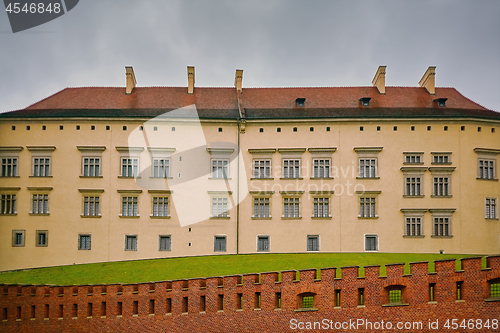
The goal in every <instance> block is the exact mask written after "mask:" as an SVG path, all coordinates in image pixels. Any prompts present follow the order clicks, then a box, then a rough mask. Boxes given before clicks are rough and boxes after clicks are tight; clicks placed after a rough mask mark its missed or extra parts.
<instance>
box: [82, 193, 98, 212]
mask: <svg viewBox="0 0 500 333" xmlns="http://www.w3.org/2000/svg"><path fill="white" fill-rule="evenodd" d="M83 215H84V216H99V215H100V210H99V197H90V196H88V197H87V196H84V197H83Z"/></svg>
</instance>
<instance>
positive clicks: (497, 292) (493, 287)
mask: <svg viewBox="0 0 500 333" xmlns="http://www.w3.org/2000/svg"><path fill="white" fill-rule="evenodd" d="M490 297H492V298H493V297H494V298H498V297H500V282H492V283H491V284H490Z"/></svg>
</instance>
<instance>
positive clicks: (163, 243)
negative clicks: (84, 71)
mask: <svg viewBox="0 0 500 333" xmlns="http://www.w3.org/2000/svg"><path fill="white" fill-rule="evenodd" d="M159 246H160V251H170V250H171V246H172V241H171V238H170V236H160V245H159Z"/></svg>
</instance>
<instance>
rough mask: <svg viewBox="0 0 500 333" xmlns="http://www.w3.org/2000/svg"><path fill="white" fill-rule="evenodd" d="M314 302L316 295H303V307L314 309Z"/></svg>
mask: <svg viewBox="0 0 500 333" xmlns="http://www.w3.org/2000/svg"><path fill="white" fill-rule="evenodd" d="M313 304H314V296H303V297H302V308H303V309H312V307H313Z"/></svg>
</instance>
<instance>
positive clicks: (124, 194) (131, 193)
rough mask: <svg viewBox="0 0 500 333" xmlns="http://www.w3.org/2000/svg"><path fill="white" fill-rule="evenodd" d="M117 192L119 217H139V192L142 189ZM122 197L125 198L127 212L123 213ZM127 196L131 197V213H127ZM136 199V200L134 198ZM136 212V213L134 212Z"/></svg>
mask: <svg viewBox="0 0 500 333" xmlns="http://www.w3.org/2000/svg"><path fill="white" fill-rule="evenodd" d="M118 193H119V194H120V214H119V217H122V218H139V217H140V216H141V215H140V200H139V197H140V194H141V193H142V190H118ZM124 198H127V206H126V208H127V212H126V214H125V215H124V214H123V203H124ZM128 198H132V200H131V202H132V214H131V215H130V214H129V200H128ZM134 199H136V200H134ZM134 204H136V207H134ZM135 212H137V214H136V213H135Z"/></svg>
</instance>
